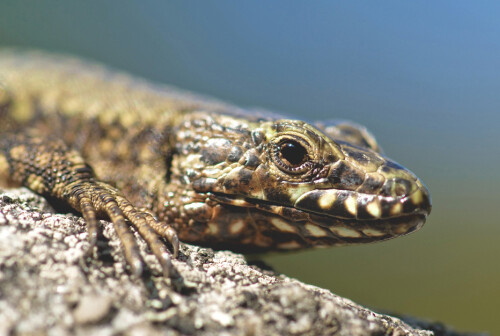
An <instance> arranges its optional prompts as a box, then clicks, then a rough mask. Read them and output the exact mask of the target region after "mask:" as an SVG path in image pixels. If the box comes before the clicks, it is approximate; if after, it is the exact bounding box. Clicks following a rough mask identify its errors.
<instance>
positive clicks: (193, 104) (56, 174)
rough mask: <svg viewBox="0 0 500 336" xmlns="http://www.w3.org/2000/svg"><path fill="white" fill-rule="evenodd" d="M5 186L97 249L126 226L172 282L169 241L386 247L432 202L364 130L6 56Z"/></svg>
mask: <svg viewBox="0 0 500 336" xmlns="http://www.w3.org/2000/svg"><path fill="white" fill-rule="evenodd" d="M0 134H1V136H0V184H3V185H24V186H27V187H28V188H30V189H32V190H34V191H36V192H38V193H40V194H43V195H46V196H49V197H52V198H55V199H58V200H60V201H62V202H65V203H67V204H68V205H70V206H71V207H72V208H73V209H75V210H76V211H79V212H81V213H82V215H83V217H84V218H85V220H86V222H87V225H88V230H89V237H90V239H91V241H92V242H94V243H95V239H96V232H97V226H98V224H97V219H99V218H109V219H110V220H111V221H112V222H113V224H114V226H115V230H116V231H117V233H118V235H119V237H120V239H121V241H122V243H123V246H124V253H125V257H126V258H127V261H128V262H129V264H130V265H131V267H132V270H133V271H134V272H136V273H140V272H141V268H142V262H141V257H140V255H139V252H138V248H137V245H136V243H135V240H134V238H133V236H132V234H131V233H130V230H129V225H131V226H133V227H135V228H136V229H137V230H138V231H139V233H140V234H141V236H143V237H144V239H145V240H146V241H147V242H148V244H149V246H150V247H151V249H152V251H153V253H154V254H155V255H156V257H157V258H158V260H159V261H160V263H162V265H163V267H164V270H165V272H168V268H169V267H170V266H169V258H170V254H169V252H168V250H167V249H166V248H165V246H164V244H163V242H162V241H161V239H160V238H159V237H160V236H162V237H164V238H166V239H167V240H168V241H169V242H170V243H171V244H172V246H173V250H174V251H173V254H174V255H176V253H177V249H178V244H179V243H178V240H177V237H179V238H180V240H182V241H184V242H190V243H195V244H198V245H204V246H210V247H214V248H228V249H232V250H235V251H242V252H260V251H269V250H295V249H300V248H307V247H316V246H332V245H346V244H354V243H365V242H372V241H378V240H385V239H389V238H392V237H396V236H400V235H404V234H406V233H409V232H412V231H415V230H416V229H418V228H420V227H421V226H422V225H423V224H424V222H425V219H426V217H427V215H428V214H429V212H430V209H431V204H430V196H429V192H428V190H427V189H426V187H425V186H424V185H423V184H422V182H421V181H420V180H419V179H418V178H417V177H416V176H415V175H414V174H413V173H411V172H410V171H408V170H407V169H405V168H404V167H402V166H400V165H399V164H397V163H395V162H393V161H391V160H390V159H388V158H386V157H385V156H384V155H383V154H381V151H380V149H379V148H378V145H377V143H376V142H375V140H374V139H373V137H372V136H371V135H370V134H369V133H368V132H367V131H366V130H365V129H364V128H362V127H359V126H357V125H354V124H351V123H348V122H343V123H342V122H340V123H337V124H330V125H322V124H316V125H312V124H309V123H305V122H302V121H298V120H290V119H280V118H275V117H274V116H273V115H271V114H266V113H257V112H256V111H244V110H242V109H239V108H236V107H234V106H231V105H227V104H224V103H220V102H217V101H213V100H209V99H206V98H200V97H197V96H194V95H191V94H189V93H186V92H181V91H178V90H176V89H172V88H170V87H164V86H154V85H151V84H149V83H146V82H144V81H141V80H138V79H134V78H132V77H129V76H128V75H125V74H121V73H117V72H112V71H110V70H107V69H105V68H103V67H100V66H97V65H93V64H89V63H85V62H82V61H80V60H77V59H74V58H69V57H63V56H53V55H47V54H42V53H35V52H19V51H12V50H7V51H1V52H0Z"/></svg>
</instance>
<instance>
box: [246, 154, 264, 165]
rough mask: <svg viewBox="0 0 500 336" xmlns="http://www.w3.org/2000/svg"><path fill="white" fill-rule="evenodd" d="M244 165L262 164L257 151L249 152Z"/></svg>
mask: <svg viewBox="0 0 500 336" xmlns="http://www.w3.org/2000/svg"><path fill="white" fill-rule="evenodd" d="M245 159H246V160H245V163H244V165H245V166H247V167H257V166H258V165H259V164H260V160H259V157H258V156H257V153H252V152H251V151H249V152H247V154H246V157H245Z"/></svg>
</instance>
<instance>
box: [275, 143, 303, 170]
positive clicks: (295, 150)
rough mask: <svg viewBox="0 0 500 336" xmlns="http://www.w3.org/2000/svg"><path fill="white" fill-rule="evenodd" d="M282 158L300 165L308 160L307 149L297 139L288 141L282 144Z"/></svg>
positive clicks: (291, 163) (293, 164) (292, 163)
mask: <svg viewBox="0 0 500 336" xmlns="http://www.w3.org/2000/svg"><path fill="white" fill-rule="evenodd" d="M280 155H281V157H282V159H284V160H286V161H288V163H289V164H290V165H292V166H299V165H301V164H302V163H304V162H305V161H306V160H307V150H306V149H305V148H304V146H302V145H301V144H299V143H298V142H296V141H287V142H285V143H283V144H282V145H281V146H280Z"/></svg>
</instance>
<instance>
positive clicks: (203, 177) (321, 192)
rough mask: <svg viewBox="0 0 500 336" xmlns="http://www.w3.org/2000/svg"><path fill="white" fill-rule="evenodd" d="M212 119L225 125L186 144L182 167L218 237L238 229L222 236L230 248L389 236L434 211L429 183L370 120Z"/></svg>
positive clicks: (418, 224)
mask: <svg viewBox="0 0 500 336" xmlns="http://www.w3.org/2000/svg"><path fill="white" fill-rule="evenodd" d="M214 118H215V117H214ZM236 120H237V119H236ZM197 122H201V121H200V120H198V121H197ZM204 122H205V123H206V125H204V126H203V129H205V131H206V130H207V129H213V128H214V127H216V128H218V129H219V133H220V134H219V135H217V132H215V133H214V132H210V134H211V136H210V137H208V138H207V139H205V140H200V141H198V142H197V144H196V145H191V148H194V147H197V149H196V150H195V151H193V150H189V151H186V147H185V145H180V146H179V148H180V152H181V153H182V152H183V151H184V153H185V154H186V155H188V156H189V155H190V156H191V158H190V159H189V160H187V161H185V162H188V161H189V164H188V165H189V167H188V166H186V167H184V169H183V170H184V173H185V175H187V176H190V177H189V183H190V184H191V185H192V188H193V189H194V190H195V191H196V192H197V193H198V194H200V195H204V196H203V197H205V205H207V204H212V205H211V206H212V210H213V211H212V212H211V215H210V216H209V217H210V218H209V219H208V220H207V221H206V223H207V232H210V230H209V226H210V225H212V231H214V229H215V226H217V228H216V231H217V234H218V237H221V232H234V233H237V234H236V236H237V237H238V238H237V239H235V241H234V244H232V243H227V242H229V241H231V239H228V238H230V237H229V236H230V234H229V233H228V234H226V235H222V236H224V243H222V241H221V245H222V246H223V247H224V246H229V247H231V248H232V249H234V245H237V244H240V245H241V246H242V248H241V249H243V250H244V249H245V248H243V246H247V247H248V250H250V251H254V250H255V251H257V250H266V249H299V248H304V247H313V246H331V245H346V244H355V243H364V242H372V241H378V240H385V239H389V238H393V237H397V236H400V235H404V234H407V233H410V232H413V231H415V230H417V229H418V228H420V227H421V226H422V225H423V224H424V222H425V220H426V217H427V215H428V214H429V213H430V210H431V201H430V195H429V192H428V190H427V188H426V187H425V186H424V185H423V183H422V182H421V181H420V180H419V179H418V178H417V177H416V176H415V175H414V174H413V173H411V172H410V171H409V170H407V169H406V168H404V167H403V166H401V165H399V164H397V163H396V162H394V161H392V160H390V159H388V158H386V157H385V156H383V155H382V154H381V153H380V150H379V149H378V146H377V144H376V142H375V140H374V139H373V137H371V135H370V134H369V133H367V132H366V131H365V130H364V129H362V128H359V127H357V126H353V125H352V124H348V123H344V124H339V125H336V126H331V127H315V126H313V125H311V124H308V123H306V122H302V121H297V120H260V121H254V122H248V121H246V120H241V121H239V122H237V121H235V119H234V118H230V119H228V120H225V119H224V117H218V120H215V119H210V120H208V121H207V120H205V121H204ZM214 125H216V126H214ZM320 128H322V130H320ZM191 129H192V127H191ZM181 133H182V132H181ZM190 136H192V134H191V135H190ZM198 137H199V139H203V136H202V135H200V134H198ZM347 141H349V142H347ZM196 167H198V168H196ZM186 171H187V174H186ZM238 239H239V241H238ZM188 240H189V239H188Z"/></svg>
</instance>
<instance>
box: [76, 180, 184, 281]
mask: <svg viewBox="0 0 500 336" xmlns="http://www.w3.org/2000/svg"><path fill="white" fill-rule="evenodd" d="M70 188H71V193H69V195H68V200H69V201H70V203H72V204H74V205H75V206H76V207H75V208H77V209H79V210H80V211H81V213H82V215H83V218H84V219H85V222H86V223H87V228H88V232H89V242H90V248H89V251H91V250H92V248H93V247H94V246H95V245H96V242H97V233H98V230H97V227H98V222H97V216H98V214H105V215H107V216H108V217H109V218H110V220H111V222H112V223H113V226H114V229H115V232H116V233H117V235H118V237H119V239H120V242H121V244H122V246H123V252H124V256H125V259H126V261H127V264H128V265H129V266H130V269H131V272H132V273H133V274H134V275H137V276H140V275H141V274H142V272H143V268H144V262H143V260H142V258H141V255H140V252H139V246H138V244H137V241H136V238H135V237H134V235H133V233H132V232H131V231H130V228H129V225H128V224H127V222H126V220H128V221H129V222H130V223H131V225H132V226H134V227H135V228H136V229H137V231H138V232H139V234H140V235H141V237H142V238H143V239H144V240H145V241H146V243H147V245H148V247H149V248H150V249H151V251H152V253H153V254H154V255H155V257H156V259H157V260H158V262H159V263H160V266H161V268H162V271H163V274H164V275H165V276H166V277H170V276H171V275H172V274H174V272H175V270H174V267H173V265H172V261H171V254H170V252H169V251H168V249H167V248H166V247H165V244H164V243H163V241H162V240H161V239H160V236H163V237H165V238H166V239H167V240H168V242H169V243H170V244H171V245H172V251H173V252H172V255H173V256H174V258H176V257H177V255H178V251H179V239H178V237H177V233H176V232H175V230H174V229H173V228H172V227H171V226H168V225H167V224H165V223H160V222H159V221H158V220H157V219H156V218H155V217H154V216H153V215H152V214H151V213H150V212H149V211H141V210H139V209H138V208H136V207H134V206H133V205H132V204H131V203H130V202H129V201H128V200H127V199H126V198H125V197H124V196H123V195H122V194H121V193H120V192H119V191H118V190H117V189H116V188H114V187H112V186H110V185H108V184H106V183H103V182H99V181H95V180H89V181H83V182H82V181H78V182H77V183H75V184H74V185H73V186H72V187H70Z"/></svg>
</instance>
